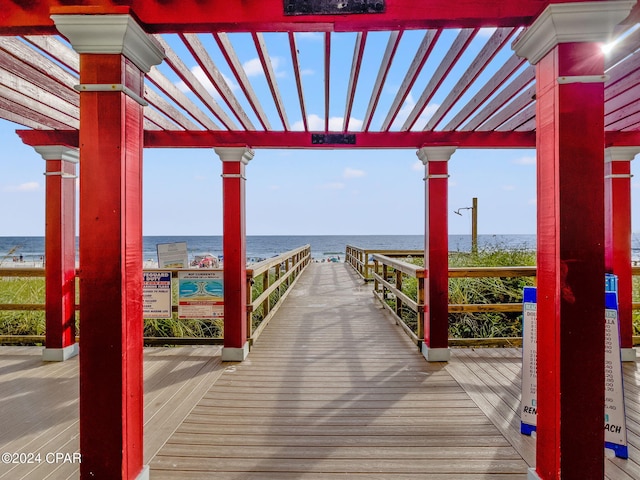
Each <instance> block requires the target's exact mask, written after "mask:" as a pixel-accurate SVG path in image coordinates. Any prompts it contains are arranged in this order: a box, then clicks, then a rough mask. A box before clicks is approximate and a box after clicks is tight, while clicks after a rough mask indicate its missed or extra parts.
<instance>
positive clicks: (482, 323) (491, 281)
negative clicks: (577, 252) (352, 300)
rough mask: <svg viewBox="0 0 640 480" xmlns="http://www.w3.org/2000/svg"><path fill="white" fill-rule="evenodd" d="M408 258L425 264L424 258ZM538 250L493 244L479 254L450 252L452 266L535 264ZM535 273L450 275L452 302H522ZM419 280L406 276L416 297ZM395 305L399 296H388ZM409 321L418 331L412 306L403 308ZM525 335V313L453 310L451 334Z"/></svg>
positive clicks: (406, 290)
mask: <svg viewBox="0 0 640 480" xmlns="http://www.w3.org/2000/svg"><path fill="white" fill-rule="evenodd" d="M406 261H408V262H410V263H413V264H415V265H420V266H422V265H423V259H422V258H408V259H406ZM535 261H536V254H535V252H534V251H532V250H528V249H525V248H505V247H501V246H492V247H487V248H484V249H481V250H479V251H478V252H477V253H476V254H471V253H468V252H450V253H449V265H450V266H451V267H509V266H533V265H535ZM533 284H534V280H533V278H531V277H517V278H498V277H488V278H452V279H449V303H450V304H492V303H518V302H521V301H522V289H523V287H525V286H532V285H533ZM417 288H418V285H417V280H416V279H414V278H408V277H404V279H403V283H402V291H403V292H404V293H405V294H406V295H408V296H409V297H410V298H413V299H414V300H415V299H416V298H417ZM387 302H388V303H389V305H390V306H392V307H393V308H395V299H389V300H387ZM402 318H403V320H404V321H405V323H406V324H407V325H408V326H409V327H410V328H412V329H413V331H414V332H416V331H417V318H416V314H415V313H414V312H413V311H412V310H410V309H409V308H404V307H403V309H402ZM521 335H522V313H518V312H514V313H453V314H449V336H450V337H453V338H495V337H518V336H521Z"/></svg>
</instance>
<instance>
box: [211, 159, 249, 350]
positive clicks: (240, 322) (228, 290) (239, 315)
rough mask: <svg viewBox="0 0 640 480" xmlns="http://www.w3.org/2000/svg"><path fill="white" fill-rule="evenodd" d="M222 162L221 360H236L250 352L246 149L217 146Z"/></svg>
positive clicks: (247, 160) (247, 161)
mask: <svg viewBox="0 0 640 480" xmlns="http://www.w3.org/2000/svg"><path fill="white" fill-rule="evenodd" d="M215 152H216V153H217V154H218V156H219V157H220V160H221V161H222V192H223V202H222V206H223V215H222V223H223V229H222V230H223V237H222V243H223V245H222V250H223V255H224V347H223V349H222V360H223V361H227V362H228V361H231V362H238V361H242V360H244V359H245V358H246V357H247V355H248V354H249V344H248V342H247V327H246V318H247V294H246V289H247V284H246V281H247V273H246V272H247V253H246V220H245V200H246V194H245V183H246V178H245V166H246V165H247V164H248V163H249V161H250V160H251V159H252V158H253V155H254V153H253V150H251V149H249V148H216V149H215Z"/></svg>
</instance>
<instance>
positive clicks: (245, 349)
mask: <svg viewBox="0 0 640 480" xmlns="http://www.w3.org/2000/svg"><path fill="white" fill-rule="evenodd" d="M248 355H249V342H247V343H245V344H244V345H243V346H242V348H229V347H223V348H222V361H223V362H242V361H243V360H244V359H245V358H247V356H248Z"/></svg>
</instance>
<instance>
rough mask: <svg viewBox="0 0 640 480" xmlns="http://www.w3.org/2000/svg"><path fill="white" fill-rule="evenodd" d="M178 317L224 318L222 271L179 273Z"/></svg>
mask: <svg viewBox="0 0 640 480" xmlns="http://www.w3.org/2000/svg"><path fill="white" fill-rule="evenodd" d="M178 317H179V318H222V317H224V283H223V272H222V270H213V271H212V270H208V271H202V270H199V271H197V272H194V271H189V272H178Z"/></svg>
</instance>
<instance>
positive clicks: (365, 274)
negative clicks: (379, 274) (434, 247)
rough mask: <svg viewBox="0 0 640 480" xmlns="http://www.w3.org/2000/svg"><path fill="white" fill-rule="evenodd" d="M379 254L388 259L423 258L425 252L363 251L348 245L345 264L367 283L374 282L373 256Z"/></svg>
mask: <svg viewBox="0 0 640 480" xmlns="http://www.w3.org/2000/svg"><path fill="white" fill-rule="evenodd" d="M375 254H379V255H385V256H387V257H408V256H423V255H424V251H423V250H381V249H363V248H360V247H355V246H353V245H347V247H346V253H345V260H344V261H345V263H348V264H349V265H351V267H352V268H353V269H354V270H355V271H356V272H358V275H360V276H361V277H362V278H363V279H364V280H365V281H367V282H368V281H371V280H373V276H372V273H371V270H372V269H373V265H372V264H371V263H370V262H371V260H372V255H375Z"/></svg>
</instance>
